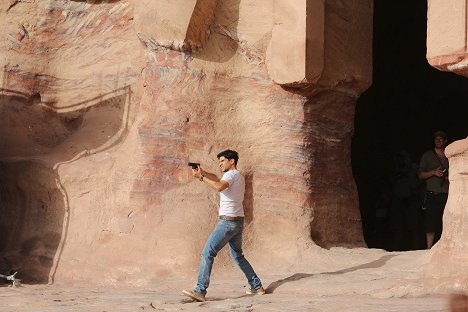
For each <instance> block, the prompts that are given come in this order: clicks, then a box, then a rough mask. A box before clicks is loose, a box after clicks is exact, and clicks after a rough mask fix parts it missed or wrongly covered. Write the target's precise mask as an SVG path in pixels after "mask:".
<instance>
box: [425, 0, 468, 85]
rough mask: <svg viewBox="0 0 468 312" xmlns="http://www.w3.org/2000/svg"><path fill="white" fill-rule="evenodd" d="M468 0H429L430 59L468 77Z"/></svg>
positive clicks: (440, 67)
mask: <svg viewBox="0 0 468 312" xmlns="http://www.w3.org/2000/svg"><path fill="white" fill-rule="evenodd" d="M467 12H468V3H466V1H464V0H454V1H450V2H448V1H443V0H429V1H428V13H427V20H428V21H427V60H428V61H429V63H430V64H431V65H432V66H434V67H435V68H438V69H440V70H444V71H450V72H454V73H457V74H460V75H463V76H465V77H468V48H467V47H468V37H467V34H468V24H467V23H466V21H467Z"/></svg>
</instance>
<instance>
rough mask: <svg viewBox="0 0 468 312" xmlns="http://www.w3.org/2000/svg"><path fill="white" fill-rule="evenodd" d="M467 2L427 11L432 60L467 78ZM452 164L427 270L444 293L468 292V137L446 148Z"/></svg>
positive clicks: (437, 4)
mask: <svg viewBox="0 0 468 312" xmlns="http://www.w3.org/2000/svg"><path fill="white" fill-rule="evenodd" d="M467 10H468V3H467V2H466V1H453V2H451V3H450V4H449V3H447V2H445V1H440V0H430V1H429V10H428V35H427V36H428V40H427V41H428V48H427V57H428V61H429V63H430V64H431V65H432V66H434V67H436V68H438V69H441V70H445V71H451V72H454V73H457V74H460V75H464V76H465V77H468V50H467V44H468V41H467V40H468V39H467V34H468V28H467V25H468V24H467V21H468V17H467V16H466V12H467ZM445 153H446V156H447V157H448V158H449V163H450V173H449V174H450V176H449V179H450V189H449V198H448V200H447V205H446V207H445V211H444V218H443V227H444V229H443V234H442V237H441V239H440V241H439V242H438V243H437V244H436V245H435V246H434V247H433V249H432V251H431V259H430V262H429V264H428V266H427V269H426V272H425V274H426V280H427V285H428V287H429V288H431V289H437V290H440V291H445V292H452V291H456V292H460V291H464V292H465V293H466V292H468V273H467V272H468V243H467V238H468V225H467V218H468V212H467V209H466V202H467V200H468V198H467V196H466V194H467V188H468V186H467V183H468V180H467V174H468V172H467V169H466V167H467V162H468V158H467V157H468V139H464V140H459V141H456V142H454V143H452V144H450V145H449V146H448V147H447V148H446V150H445Z"/></svg>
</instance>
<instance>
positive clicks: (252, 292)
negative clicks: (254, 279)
mask: <svg viewBox="0 0 468 312" xmlns="http://www.w3.org/2000/svg"><path fill="white" fill-rule="evenodd" d="M246 293H247V294H249V295H264V294H265V289H263V287H262V286H260V287H259V288H257V289H252V288H249V290H247V291H246Z"/></svg>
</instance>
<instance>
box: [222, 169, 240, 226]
mask: <svg viewBox="0 0 468 312" xmlns="http://www.w3.org/2000/svg"><path fill="white" fill-rule="evenodd" d="M221 180H223V181H226V182H227V183H229V187H228V188H227V189H225V190H224V191H222V192H221V194H220V196H219V215H220V216H230V217H243V216H244V206H243V204H242V203H243V201H244V192H245V179H244V177H243V176H242V175H241V174H240V172H239V171H238V170H229V171H228V172H225V173H224V175H223V177H222V178H221Z"/></svg>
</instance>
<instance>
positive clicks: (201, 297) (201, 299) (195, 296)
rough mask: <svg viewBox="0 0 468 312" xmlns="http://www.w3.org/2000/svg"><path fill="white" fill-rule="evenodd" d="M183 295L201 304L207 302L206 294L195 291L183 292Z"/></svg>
mask: <svg viewBox="0 0 468 312" xmlns="http://www.w3.org/2000/svg"><path fill="white" fill-rule="evenodd" d="M182 293H183V294H184V295H186V296H188V297H190V298H192V299H194V300H197V301H199V302H204V301H205V300H206V299H205V295H204V294H202V293H199V292H198V291H195V290H182Z"/></svg>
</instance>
